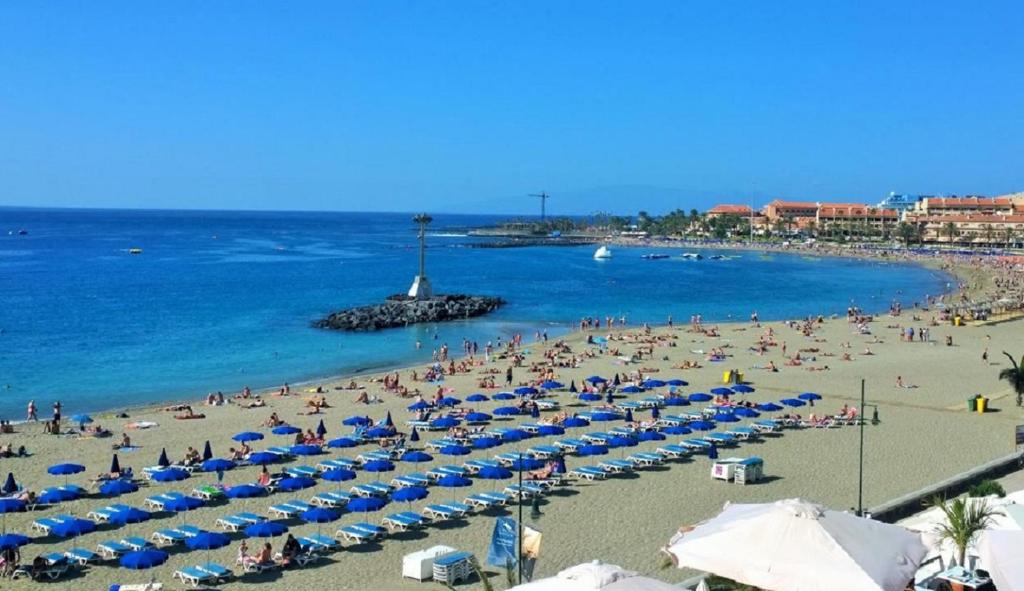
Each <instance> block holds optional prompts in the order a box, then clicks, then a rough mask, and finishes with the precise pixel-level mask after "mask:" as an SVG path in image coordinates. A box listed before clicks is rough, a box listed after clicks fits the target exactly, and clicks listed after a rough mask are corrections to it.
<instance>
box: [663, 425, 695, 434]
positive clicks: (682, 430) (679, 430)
mask: <svg viewBox="0 0 1024 591" xmlns="http://www.w3.org/2000/svg"><path fill="white" fill-rule="evenodd" d="M662 431H663V432H665V433H668V434H669V435H689V434H690V433H693V431H692V430H690V428H689V427H687V426H685V425H669V426H668V427H665V428H664V429H662Z"/></svg>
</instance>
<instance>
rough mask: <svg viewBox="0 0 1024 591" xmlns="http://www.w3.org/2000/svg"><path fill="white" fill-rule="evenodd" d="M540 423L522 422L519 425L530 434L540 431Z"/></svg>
mask: <svg viewBox="0 0 1024 591" xmlns="http://www.w3.org/2000/svg"><path fill="white" fill-rule="evenodd" d="M540 427H541V426H540V423H522V424H520V425H519V429H520V430H521V431H526V432H527V433H529V434H530V435H536V434H537V432H538V431H540Z"/></svg>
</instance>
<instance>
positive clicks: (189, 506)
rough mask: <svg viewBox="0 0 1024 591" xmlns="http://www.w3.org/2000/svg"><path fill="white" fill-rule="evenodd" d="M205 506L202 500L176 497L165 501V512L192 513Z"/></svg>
mask: <svg viewBox="0 0 1024 591" xmlns="http://www.w3.org/2000/svg"><path fill="white" fill-rule="evenodd" d="M236 488H237V487H236ZM228 496H231V495H228ZM204 504H205V503H203V500H202V499H197V498H195V497H186V496H180V497H174V498H173V499H168V500H166V501H164V511H174V512H175V513H181V512H182V511H191V510H193V509H198V508H200V507H202V506H203V505H204Z"/></svg>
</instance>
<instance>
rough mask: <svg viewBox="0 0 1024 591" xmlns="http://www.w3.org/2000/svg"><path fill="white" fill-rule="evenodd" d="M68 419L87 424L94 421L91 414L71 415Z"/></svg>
mask: <svg viewBox="0 0 1024 591" xmlns="http://www.w3.org/2000/svg"><path fill="white" fill-rule="evenodd" d="M68 421H70V422H72V423H78V424H79V425H87V424H89V423H91V422H92V417H90V416H89V415H71V416H70V417H69V418H68Z"/></svg>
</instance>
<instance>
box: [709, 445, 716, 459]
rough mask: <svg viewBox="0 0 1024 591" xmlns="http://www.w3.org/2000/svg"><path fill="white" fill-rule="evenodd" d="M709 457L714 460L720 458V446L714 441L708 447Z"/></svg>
mask: <svg viewBox="0 0 1024 591" xmlns="http://www.w3.org/2000/svg"><path fill="white" fill-rule="evenodd" d="M708 458H709V459H712V460H717V459H718V446H717V445H715V443H714V442H712V443H711V446H710V447H708Z"/></svg>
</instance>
